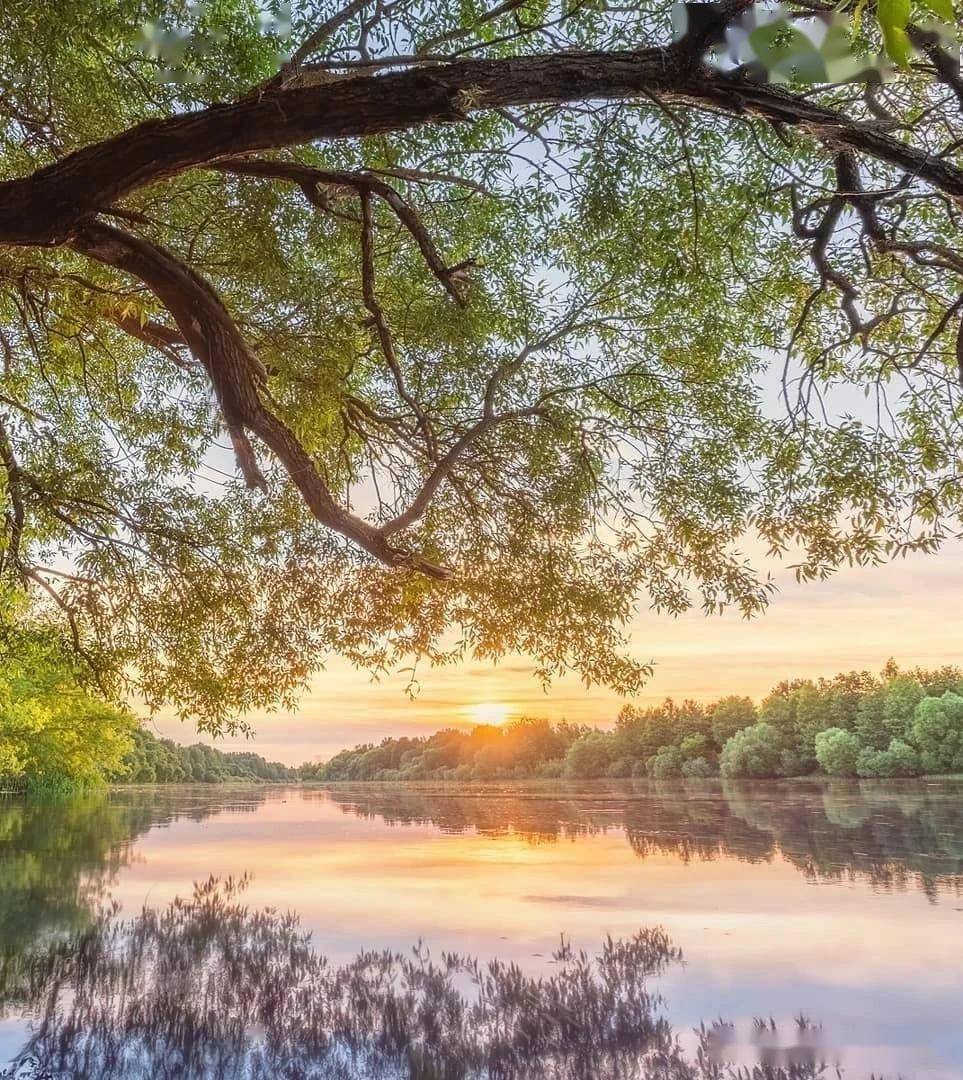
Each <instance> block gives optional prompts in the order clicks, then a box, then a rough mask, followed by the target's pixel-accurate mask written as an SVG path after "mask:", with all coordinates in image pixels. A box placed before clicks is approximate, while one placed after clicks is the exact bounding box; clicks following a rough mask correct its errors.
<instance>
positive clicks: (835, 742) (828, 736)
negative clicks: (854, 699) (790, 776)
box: [816, 728, 861, 776]
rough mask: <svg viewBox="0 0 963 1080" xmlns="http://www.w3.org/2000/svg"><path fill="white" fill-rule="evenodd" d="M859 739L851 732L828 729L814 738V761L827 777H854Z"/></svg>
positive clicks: (858, 754)
mask: <svg viewBox="0 0 963 1080" xmlns="http://www.w3.org/2000/svg"><path fill="white" fill-rule="evenodd" d="M860 749H861V747H860V743H859V739H858V738H857V737H856V736H855V735H854V734H853V733H852V732H851V731H843V729H842V728H829V729H828V730H826V731H820V732H819V734H818V735H817V736H816V760H817V761H818V762H819V767H820V768H821V769H822V770H823V772H824V773H826V774H827V775H828V776H855V775H856V772H857V769H856V762H857V759H858V758H859V756H860Z"/></svg>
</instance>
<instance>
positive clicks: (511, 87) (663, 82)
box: [0, 38, 963, 245]
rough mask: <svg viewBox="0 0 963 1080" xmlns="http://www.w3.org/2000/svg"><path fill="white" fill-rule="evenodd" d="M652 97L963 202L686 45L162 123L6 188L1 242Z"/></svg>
mask: <svg viewBox="0 0 963 1080" xmlns="http://www.w3.org/2000/svg"><path fill="white" fill-rule="evenodd" d="M650 94H651V95H655V96H658V97H661V98H662V100H664V101H679V102H682V103H687V104H690V105H699V106H710V107H713V108H715V109H719V110H722V111H724V112H729V113H734V114H750V115H755V116H761V117H764V118H765V119H767V120H770V121H772V122H775V123H779V124H783V125H795V126H797V127H800V128H802V129H803V130H807V131H809V132H811V133H812V134H814V135H816V136H818V137H819V138H822V139H827V140H830V141H832V142H833V144H834V145H836V146H839V147H840V148H848V149H852V150H858V151H860V152H862V153H865V154H868V155H870V156H872V157H874V158H877V159H878V160H880V161H884V162H887V163H888V164H890V165H894V166H897V167H898V168H901V169H903V170H905V171H906V172H908V173H910V174H912V175H914V176H916V177H918V178H919V179H920V180H922V181H924V182H926V183H928V184H930V185H932V186H933V187H936V188H938V189H939V190H941V191H943V192H945V193H947V194H948V195H951V196H953V197H955V198H957V199H963V170H961V169H960V168H958V167H957V166H955V165H953V164H952V163H951V162H949V161H947V160H944V159H941V158H939V157H937V156H934V155H932V154H930V153H928V152H926V151H925V150H922V149H919V148H917V147H914V146H911V145H910V144H909V143H906V142H904V141H902V140H900V139H898V138H896V137H894V136H893V135H891V134H888V133H886V132H885V131H882V130H881V129H880V128H879V126H876V125H867V124H864V123H860V122H858V121H855V120H852V119H851V118H850V117H848V116H846V115H845V114H843V113H841V112H838V111H836V110H833V109H828V108H824V107H822V106H819V105H816V104H813V103H811V102H810V101H808V100H806V99H805V98H803V97H801V96H799V95H795V94H792V93H790V92H788V91H785V90H783V89H780V88H779V87H776V86H769V85H762V84H754V83H750V82H746V81H742V80H737V79H732V78H729V77H727V76H726V75H725V74H723V73H720V72H717V71H713V70H710V69H709V68H707V67H705V66H703V65H702V64H701V63H699V62H697V60H696V59H695V58H694V57H693V54H692V52H691V49H690V48H689V47H688V46H687V43H686V38H683V39H682V40H681V41H680V42H678V43H676V44H674V45H670V46H666V47H662V48H651V49H643V50H639V51H635V52H581V53H575V52H572V53H556V54H554V55H545V56H520V57H510V58H505V59H484V60H467V59H466V60H457V61H453V62H450V63H444V64H435V65H432V66H431V67H430V69H428V68H413V69H408V70H404V71H391V72H387V73H384V74H363V75H357V76H355V77H352V78H344V79H338V80H335V81H333V82H330V83H326V84H323V85H317V86H301V87H298V86H295V87H292V88H289V89H285V88H284V87H281V88H278V89H271V90H267V91H265V92H263V93H261V94H258V95H256V96H252V97H247V98H244V99H241V100H240V101H237V102H234V103H232V104H227V105H215V106H212V107H210V108H207V109H202V110H199V111H195V112H189V113H183V114H179V115H177V116H172V117H168V118H166V119H163V120H150V121H147V122H145V123H143V124H139V125H137V126H136V127H134V128H131V129H129V130H128V131H125V132H123V133H122V134H120V135H117V136H115V137H114V138H111V139H107V140H105V141H103V142H101V143H97V144H94V145H92V146H89V147H85V148H84V149H82V150H79V151H77V152H75V153H73V154H71V155H69V156H68V157H66V158H63V159H62V160H61V161H58V162H57V163H55V164H53V165H50V166H47V167H46V168H44V169H41V170H39V171H37V172H36V173H34V174H32V175H31V176H27V177H23V178H21V179H18V180H9V181H6V182H5V183H3V184H0V243H8V244H27V245H30V244H37V245H39V244H59V243H63V242H65V241H66V240H67V239H69V236H70V233H71V231H72V230H73V229H74V228H75V227H76V226H77V224H78V222H79V221H81V220H83V219H84V218H85V217H87V216H89V215H90V214H91V213H94V212H97V211H98V210H99V209H100V208H102V207H106V206H110V205H112V204H113V203H115V202H116V201H117V200H118V199H120V198H122V197H123V196H124V195H126V194H128V193H129V192H131V191H133V190H135V189H136V188H138V187H141V186H143V185H145V184H149V183H152V182H154V181H156V180H159V179H162V178H164V177H167V176H172V175H174V174H176V173H179V172H182V171H184V170H186V169H190V168H193V167H196V166H198V165H202V164H206V163H210V162H214V161H216V160H217V159H219V158H223V157H226V156H234V155H238V154H247V153H252V152H255V151H258V150H266V149H271V148H279V147H285V146H292V145H296V144H299V143H304V142H308V141H311V140H317V139H342V138H352V137H358V136H364V135H374V134H378V133H384V132H390V131H402V130H406V129H409V128H412V127H416V126H419V125H422V124H426V123H432V122H434V123H444V122H459V121H463V120H465V119H466V118H467V117H468V116H469V114H470V113H471V112H473V111H476V110H484V109H495V108H504V107H508V106H519V105H534V104H540V103H566V102H577V101H586V100H617V99H632V98H637V97H640V96H642V95H650Z"/></svg>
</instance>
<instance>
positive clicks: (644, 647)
mask: <svg viewBox="0 0 963 1080" xmlns="http://www.w3.org/2000/svg"><path fill="white" fill-rule="evenodd" d="M774 576H775V578H776V581H777V584H778V586H779V591H778V592H777V594H776V595H775V596H774V598H773V600H772V602H771V604H770V607H769V610H768V612H767V613H766V614H765V615H763V616H760V617H759V618H756V619H753V620H751V621H748V622H747V621H745V620H743V619H741V618H740V617H739V615H738V613H736V612H730V613H728V614H725V615H722V616H712V617H708V618H707V617H706V616H705V615H703V614H702V612H701V611H699V610H696V611H692V612H690V613H688V614H686V615H683V616H681V617H679V618H672V617H671V616H667V615H660V614H657V613H655V612H651V611H646V610H643V611H642V612H640V613H639V615H638V616H637V617H636V618H635V619H634V620H633V622H632V624H631V628H630V630H631V634H630V644H629V648H630V651H631V653H632V654H633V655H634V656H636V657H637V658H639V659H641V660H644V661H652V662H653V664H654V668H655V671H654V674H653V676H652V678H651V679H650V680H649V681H648V683H647V684H646V686H645V688H644V689H643V691H642V693H641V694H640V695H639V696H638V697H637V698H634V699H633V700H634V701H636V702H639V703H642V704H652V703H655V702H658V701H661V700H662V699H664V698H666V697H673V698H677V699H678V698H686V697H689V698H695V699H696V700H699V701H712V700H714V699H715V698H718V697H721V696H723V695H726V694H748V695H749V696H751V697H753V698H755V699H757V700H758V699H760V698H761V697H763V696H764V695H765V694H766V693H767V692H768V690H769V689H770V687H772V686H773V685H774V684H775V683H777V682H779V681H780V680H781V679H784V678H797V677H799V678H816V677H818V676H820V675H826V676H831V675H834V674H835V673H836V672H838V671H848V670H850V669H853V668H858V669H864V668H865V669H869V670H871V671H878V670H879V669H880V668H882V666H883V664H884V663H885V662H886V660H887V659H888V658H889V657H893V658H894V659H895V660H896V661H897V663H898V664H900V666H904V667H912V666H915V665H917V664H921V665H925V666H932V667H937V666H940V665H942V664H949V663H961V662H963V542H955V543H953V544H949V545H946V546H945V547H944V548H943V549H942V551H940V552H939V553H937V554H935V555H919V556H910V557H907V558H906V559H901V560H899V561H897V562H895V563H891V564H888V565H885V566H879V567H853V568H846V569H843V570H841V571H839V572H838V573H837V574H836V575H835V576H834V577H832V578H831V579H829V580H828V581H825V582H809V583H807V584H803V585H799V584H797V583H796V582H795V581H794V579H793V577H792V574H791V572H789V571H788V570H786V569H785V568H779V567H778V566H777V567H776V568H774ZM418 677H419V681H420V689H419V691H418V693H417V694H416V695H415V696H414V697H413V698H410V697H409V696H408V694H407V693H406V687H407V685H408V675H406V674H399V675H398V676H396V677H392V678H387V679H382V681H380V682H372V680H371V678H370V676H369V675H368V673H367V672H364V671H358V670H355V669H353V668H352V667H351V666H350V665H348V664H347V663H344V662H342V661H337V660H335V661H333V662H331V663H330V664H329V665H328V666H327V668H326V669H325V670H324V671H322V672H321V673H320V674H318V675H317V676H316V677H315V678H314V679H313V681H312V683H311V685H310V687H309V688H308V689H307V690H306V691H305V692H304V694H303V695H302V697H301V700H300V705H299V708H298V710H297V712H295V713H282V714H275V715H268V714H260V713H259V714H251V715H250V716H248V717H247V718H246V719H247V720H248V721H249V723H250V724H251V725H252V726H253V728H254V732H255V734H254V737H253V738H252V739H250V740H245V739H243V738H222V739H218V740H216V742H215V745H217V746H219V747H220V748H221V749H225V750H230V749H250V750H254V751H256V752H257V753H260V754H263V755H264V756H265V757H267V758H269V759H271V760H277V761H283V762H286V763H288V764H300V763H301V762H302V761H314V760H318V759H325V758H328V757H330V756H331V755H332V754H334V753H337V751H338V750H340V749H343V748H344V747H346V746H354V745H356V744H357V743H361V742H378V741H380V740H381V739H382V738H383V737H385V736H388V735H426V734H430V733H431V732H433V731H435V730H437V729H438V728H440V727H448V726H462V727H470V726H471V725H472V724H473V723H478V722H490V721H494V722H500V721H503V720H505V719H510V718H512V717H516V716H544V717H547V718H549V719H551V720H560V719H563V718H564V719H567V720H571V721H577V722H580V723H592V724H598V725H599V726H601V727H605V726H610V725H611V724H612V723H614V721H615V717H616V715H617V714H618V711H619V709H620V708H621V706H622V705H623V704H624V703H625V700H626V699H624V698H620V697H619V696H618V695H617V694H615V693H613V692H612V691H610V690H607V689H606V688H605V687H597V686H596V687H592V688H589V689H586V688H585V687H584V686H583V685H582V683H581V681H580V680H579V679H578V678H574V677H573V678H566V679H562V680H560V681H558V682H556V683H554V684H553V685H552V686H551V687H550V688H549V689H548V690H544V689H543V688H542V686H541V685H540V683H539V682H538V680H537V679H536V678H535V676H534V674H533V665H532V664H531V663H530V662H529V661H527V660H526V659H525V658H524V657H521V656H513V657H508V658H506V659H504V660H503V661H502V662H501V663H499V664H496V665H493V664H490V663H484V664H483V663H471V662H466V663H463V664H461V665H458V666H456V667H448V668H441V669H430V668H424V669H422V670H420V671H419V673H418ZM150 724H151V725H152V727H153V729H154V730H155V731H156V732H157V733H158V734H162V735H165V736H167V737H169V738H173V739H176V740H177V741H178V742H195V741H197V738H198V737H197V735H196V734H195V732H194V730H193V728H192V727H191V725H190V724H189V723H181V722H180V721H178V720H175V719H171V718H166V717H158V718H155V719H153V720H151V721H150ZM202 741H205V742H211V741H214V740H211V739H209V738H206V737H205V738H204V739H203V740H202Z"/></svg>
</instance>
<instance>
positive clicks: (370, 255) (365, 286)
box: [361, 191, 435, 457]
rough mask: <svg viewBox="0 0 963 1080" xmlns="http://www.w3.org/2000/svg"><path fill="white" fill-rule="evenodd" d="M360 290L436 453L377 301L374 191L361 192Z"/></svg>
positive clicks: (404, 396)
mask: <svg viewBox="0 0 963 1080" xmlns="http://www.w3.org/2000/svg"><path fill="white" fill-rule="evenodd" d="M361 291H362V295H363V296H364V306H365V307H366V308H367V309H368V311H369V312H370V314H371V322H372V324H373V326H374V328H375V331H376V332H377V335H378V341H379V342H380V344H381V351H382V353H383V354H384V357H385V360H386V361H387V362H388V367H389V368H390V369H391V374H392V376H393V378H394V381H395V387H396V389H397V391H398V396H399V397H400V398H401V400H402V401H404V403H405V404H406V405H407V406H408V408H409V409H411V411H412V413H413V414H414V415H415V417H416V418H417V420H418V427H419V428H420V429H421V431H422V432H423V433H424V436H425V442H426V443H427V445H428V451H429V453H430V454H431V456H432V457H434V456H435V439H434V433H433V431H432V427H431V421H430V420H429V419H428V416H427V414H426V413H425V411H424V410H423V409H422V407H421V405H420V404H419V403H418V401H417V400H416V399H415V398H414V397H413V396H412V395H411V393H410V392H409V390H408V387H407V385H406V383H405V377H404V373H403V372H402V370H401V364H400V363H399V362H398V354H397V353H396V351H395V345H394V341H393V339H392V337H391V329H390V328H389V326H388V320H387V319H386V318H385V313H384V311H383V309H382V307H381V304H380V303H379V302H378V294H377V290H376V288H375V262H374V230H373V222H372V216H371V195H370V194H369V192H367V191H362V192H361Z"/></svg>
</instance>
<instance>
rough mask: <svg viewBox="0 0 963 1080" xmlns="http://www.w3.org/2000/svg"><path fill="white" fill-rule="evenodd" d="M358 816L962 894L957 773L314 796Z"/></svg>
mask: <svg viewBox="0 0 963 1080" xmlns="http://www.w3.org/2000/svg"><path fill="white" fill-rule="evenodd" d="M319 797H323V798H331V799H332V800H333V801H335V802H336V803H338V804H339V805H340V806H341V807H342V809H343V810H344V811H345V812H347V813H350V814H354V815H357V816H359V817H362V818H380V819H383V820H384V821H385V822H388V823H389V824H400V825H413V824H419V825H424V824H432V825H435V826H437V827H438V828H440V829H442V830H444V831H445V832H449V833H461V832H466V831H469V830H474V831H477V832H478V833H481V834H483V835H485V836H491V837H498V836H506V835H509V834H512V835H517V836H520V837H522V838H524V839H525V840H526V841H528V842H529V843H532V844H539V843H546V842H552V841H555V840H559V839H569V838H573V837H580V836H593V835H597V834H600V833H607V832H612V831H621V832H623V833H624V835H625V837H626V839H627V841H628V843H629V844H630V846H631V848H632V850H633V851H634V852H635V854H636V855H638V856H639V857H640V858H643V859H645V858H649V857H651V856H652V855H654V854H660V855H670V856H672V857H674V858H675V859H678V860H679V861H681V862H683V863H687V862H689V861H691V860H702V861H707V862H708V861H712V860H714V859H717V858H720V857H727V858H736V859H739V860H741V861H744V862H749V863H753V862H767V861H770V860H771V859H773V857H774V856H776V855H777V854H778V855H781V856H782V857H783V858H784V859H785V860H786V861H787V862H789V863H790V864H791V865H793V866H795V867H796V869H798V870H799V871H800V873H802V874H803V875H805V877H806V878H807V879H808V880H811V881H838V880H864V881H868V882H870V883H871V884H872V885H873V886H875V887H877V888H881V889H887V890H888V889H893V890H900V891H903V890H907V889H910V888H918V889H920V890H922V891H923V892H925V893H926V895H927V896H929V897H930V898H931V899H933V900H935V899H936V898H937V897H938V896H939V895H940V893H941V892H947V893H949V894H952V895H959V894H960V893H961V891H963V782H960V781H958V780H937V781H930V782H920V781H908V782H887V783H884V784H881V783H879V782H877V781H872V782H866V781H835V782H818V781H814V782H811V783H807V782H804V781H791V782H788V783H779V782H772V783H755V784H752V785H747V784H738V783H727V782H713V781H707V782H701V783H688V784H686V785H684V786H683V785H680V784H679V783H677V782H673V783H664V784H659V783H654V782H642V783H638V782H636V783H631V784H618V785H603V784H593V785H581V786H574V787H566V788H564V789H555V790H554V791H553V790H552V789H551V788H541V789H535V788H532V787H531V786H519V787H517V788H514V789H513V788H511V787H506V786H505V785H499V786H491V787H472V788H470V789H465V788H461V789H459V788H457V787H454V786H449V787H448V788H447V789H446V788H445V787H444V786H443V785H436V786H430V785H426V786H424V787H419V788H413V787H411V786H405V787H402V786H400V785H395V786H388V785H386V786H379V785H372V784H364V785H361V784H359V785H338V786H336V787H332V788H330V789H328V790H325V791H323V792H320V793H319Z"/></svg>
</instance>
